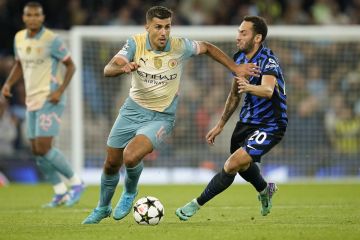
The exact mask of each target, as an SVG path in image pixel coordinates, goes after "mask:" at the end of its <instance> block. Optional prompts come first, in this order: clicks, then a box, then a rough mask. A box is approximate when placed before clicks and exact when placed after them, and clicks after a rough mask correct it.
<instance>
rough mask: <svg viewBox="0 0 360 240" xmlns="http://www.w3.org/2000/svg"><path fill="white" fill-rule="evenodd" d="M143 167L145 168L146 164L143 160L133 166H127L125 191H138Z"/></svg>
mask: <svg viewBox="0 0 360 240" xmlns="http://www.w3.org/2000/svg"><path fill="white" fill-rule="evenodd" d="M143 168H144V164H143V162H142V161H141V162H140V163H139V164H138V165H136V166H135V167H133V168H126V175H125V186H124V188H125V192H127V193H136V190H137V185H138V182H139V178H140V175H141V172H142V170H143Z"/></svg>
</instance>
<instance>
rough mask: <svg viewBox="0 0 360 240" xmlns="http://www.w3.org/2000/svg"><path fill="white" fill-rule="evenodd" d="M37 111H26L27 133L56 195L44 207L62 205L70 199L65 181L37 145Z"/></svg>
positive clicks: (32, 149)
mask: <svg viewBox="0 0 360 240" xmlns="http://www.w3.org/2000/svg"><path fill="white" fill-rule="evenodd" d="M37 113H38V112H37V111H31V112H29V111H28V112H26V127H27V129H26V135H27V137H28V139H30V143H31V151H32V153H33V154H34V156H35V160H36V164H37V165H38V167H39V169H40V171H41V172H42V174H43V175H44V177H45V180H47V181H48V182H50V183H51V184H52V186H53V189H54V192H55V195H54V197H53V199H52V201H51V202H49V203H47V204H45V205H43V207H57V206H59V205H62V204H63V203H64V202H65V201H67V200H68V199H69V195H68V192H67V188H66V185H65V183H63V182H62V180H61V178H60V176H59V174H58V173H57V171H56V169H55V168H54V166H53V165H52V164H51V163H49V161H47V159H45V158H44V157H43V156H42V155H41V151H40V149H38V147H37V145H38V144H37V142H36V136H37V131H38V124H37V123H38V118H37Z"/></svg>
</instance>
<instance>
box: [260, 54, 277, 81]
mask: <svg viewBox="0 0 360 240" xmlns="http://www.w3.org/2000/svg"><path fill="white" fill-rule="evenodd" d="M279 67H280V66H279V63H278V61H277V59H276V58H274V57H268V58H267V59H266V61H265V62H264V64H263V68H262V71H261V73H262V75H273V76H276V77H277V76H278V75H279V74H278V73H279Z"/></svg>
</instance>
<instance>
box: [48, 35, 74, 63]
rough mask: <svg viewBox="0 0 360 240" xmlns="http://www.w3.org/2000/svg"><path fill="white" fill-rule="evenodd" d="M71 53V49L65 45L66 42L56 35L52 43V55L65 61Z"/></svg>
mask: <svg viewBox="0 0 360 240" xmlns="http://www.w3.org/2000/svg"><path fill="white" fill-rule="evenodd" d="M69 55H70V53H69V50H68V49H67V48H66V47H65V44H64V42H63V41H62V40H61V39H60V38H59V37H56V38H55V39H54V40H53V42H52V44H51V56H53V57H54V58H56V59H59V60H61V61H64V60H65V59H66V58H67V57H68V56H69Z"/></svg>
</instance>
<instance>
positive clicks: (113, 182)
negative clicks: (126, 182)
mask: <svg viewBox="0 0 360 240" xmlns="http://www.w3.org/2000/svg"><path fill="white" fill-rule="evenodd" d="M123 151H124V149H123V148H112V147H107V156H106V160H105V163H104V169H103V173H102V175H101V183H100V197H99V203H98V205H97V207H96V208H95V209H94V210H93V211H92V212H91V213H90V215H89V216H88V217H87V218H86V219H85V220H84V221H83V222H82V224H96V223H99V222H100V221H101V220H102V219H104V218H107V217H109V216H110V215H111V212H112V209H111V199H112V197H113V196H114V193H115V190H116V186H117V185H118V183H119V177H120V174H119V170H120V167H121V165H122V162H123Z"/></svg>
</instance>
